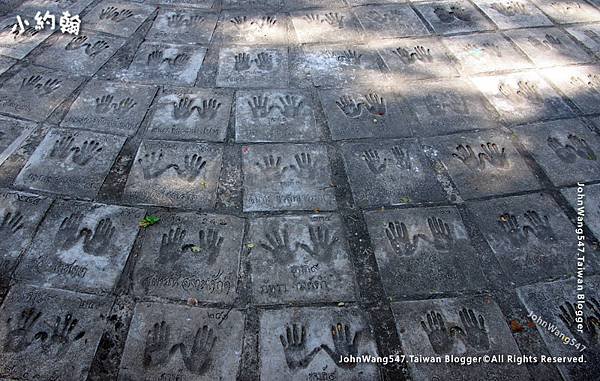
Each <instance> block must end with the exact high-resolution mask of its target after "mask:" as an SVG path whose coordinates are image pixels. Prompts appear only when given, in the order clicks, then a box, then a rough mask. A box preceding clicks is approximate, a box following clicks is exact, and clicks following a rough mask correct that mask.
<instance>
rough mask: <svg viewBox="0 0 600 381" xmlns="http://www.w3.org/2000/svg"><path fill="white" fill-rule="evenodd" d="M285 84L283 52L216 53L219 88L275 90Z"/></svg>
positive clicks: (255, 49)
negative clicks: (265, 88)
mask: <svg viewBox="0 0 600 381" xmlns="http://www.w3.org/2000/svg"><path fill="white" fill-rule="evenodd" d="M288 81H289V71H288V51H287V49H286V48H280V47H258V46H257V47H237V48H234V47H228V48H221V50H220V52H219V67H218V71H217V86H219V87H244V88H245V87H278V86H287V84H288Z"/></svg>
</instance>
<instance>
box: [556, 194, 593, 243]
mask: <svg viewBox="0 0 600 381" xmlns="http://www.w3.org/2000/svg"><path fill="white" fill-rule="evenodd" d="M561 193H562V194H563V196H564V197H565V198H566V199H567V201H568V202H569V204H571V206H572V207H573V209H575V210H576V211H578V212H579V208H580V207H581V206H583V207H584V210H583V211H584V216H583V218H584V222H585V224H586V226H587V227H588V228H589V229H590V230H591V231H592V233H594V234H595V235H596V238H597V237H600V197H599V196H600V185H598V184H596V185H586V186H585V187H583V195H584V196H583V205H581V203H580V202H579V200H580V199H579V198H578V195H579V193H578V187H573V188H565V189H563V190H561Z"/></svg>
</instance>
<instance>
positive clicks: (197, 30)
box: [146, 8, 218, 44]
mask: <svg viewBox="0 0 600 381" xmlns="http://www.w3.org/2000/svg"><path fill="white" fill-rule="evenodd" d="M217 19H218V15H217V14H216V13H214V12H205V11H200V10H197V9H186V8H177V9H161V10H160V11H159V12H158V16H157V17H156V20H154V24H152V28H151V29H150V31H149V32H148V35H147V36H146V39H147V40H150V41H160V42H175V43H184V44H186V43H187V44H208V43H209V42H210V40H211V38H212V35H213V31H214V30H215V25H216V24H217Z"/></svg>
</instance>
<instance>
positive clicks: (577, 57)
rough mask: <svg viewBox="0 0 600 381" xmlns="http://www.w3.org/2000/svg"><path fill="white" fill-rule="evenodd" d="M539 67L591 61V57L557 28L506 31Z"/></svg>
mask: <svg viewBox="0 0 600 381" xmlns="http://www.w3.org/2000/svg"><path fill="white" fill-rule="evenodd" d="M506 35H507V36H508V37H510V39H511V40H513V41H514V42H515V43H516V44H517V45H518V46H519V48H520V49H521V50H523V51H524V52H525V54H527V56H528V57H529V58H530V59H531V60H532V61H533V63H535V64H536V66H538V67H545V66H556V65H567V64H572V63H582V62H589V61H590V60H591V57H590V56H589V55H588V54H587V53H586V52H585V51H584V50H583V49H582V48H580V47H579V46H578V45H577V44H576V43H575V42H574V41H573V39H572V38H571V37H570V36H569V35H568V34H566V33H565V32H563V31H561V30H559V29H557V28H536V29H519V30H514V31H509V32H506Z"/></svg>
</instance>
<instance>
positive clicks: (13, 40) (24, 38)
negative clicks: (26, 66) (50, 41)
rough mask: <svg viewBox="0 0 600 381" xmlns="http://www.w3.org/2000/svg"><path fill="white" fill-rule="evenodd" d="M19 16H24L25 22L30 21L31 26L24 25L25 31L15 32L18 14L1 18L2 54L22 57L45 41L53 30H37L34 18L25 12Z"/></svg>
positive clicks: (0, 39) (0, 45) (0, 40)
mask: <svg viewBox="0 0 600 381" xmlns="http://www.w3.org/2000/svg"><path fill="white" fill-rule="evenodd" d="M21 15H22V16H21ZM19 16H21V17H24V18H23V20H24V21H23V22H25V21H28V22H29V24H30V25H29V26H25V25H24V26H25V30H24V31H23V32H20V31H19V30H15V31H14V32H13V27H14V26H15V25H17V17H16V16H10V17H9V16H6V17H3V18H2V20H0V54H1V55H3V56H7V57H12V58H17V59H22V58H24V57H25V56H26V55H27V54H29V53H30V52H31V51H32V50H33V49H35V48H36V47H37V46H38V45H40V44H41V43H42V42H44V40H45V39H47V38H48V37H49V36H50V34H52V31H51V30H50V29H43V30H36V29H35V21H34V20H33V19H30V18H27V17H25V15H24V14H19Z"/></svg>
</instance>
